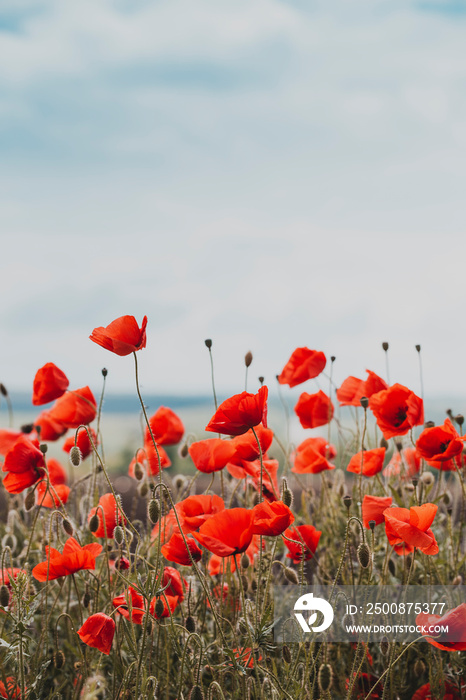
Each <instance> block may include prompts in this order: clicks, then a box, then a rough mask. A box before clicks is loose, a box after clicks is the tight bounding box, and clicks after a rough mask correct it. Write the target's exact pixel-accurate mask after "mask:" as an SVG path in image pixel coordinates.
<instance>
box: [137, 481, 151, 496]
mask: <svg viewBox="0 0 466 700" xmlns="http://www.w3.org/2000/svg"><path fill="white" fill-rule="evenodd" d="M138 493H139V495H140V496H141V498H145V497H146V496H147V494H148V493H149V484H148V483H147V481H141V483H140V484H139V486H138Z"/></svg>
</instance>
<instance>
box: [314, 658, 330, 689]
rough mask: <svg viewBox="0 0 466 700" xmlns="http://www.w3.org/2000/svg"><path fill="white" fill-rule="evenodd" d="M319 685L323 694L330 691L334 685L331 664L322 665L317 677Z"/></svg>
mask: <svg viewBox="0 0 466 700" xmlns="http://www.w3.org/2000/svg"><path fill="white" fill-rule="evenodd" d="M317 683H318V685H319V690H320V691H321V692H322V693H325V692H326V691H327V690H330V688H331V687H332V683H333V671H332V667H331V666H330V664H321V666H320V668H319V673H318V675H317Z"/></svg>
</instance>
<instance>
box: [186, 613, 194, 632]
mask: <svg viewBox="0 0 466 700" xmlns="http://www.w3.org/2000/svg"><path fill="white" fill-rule="evenodd" d="M185 627H186V629H187V630H188V632H191V633H192V632H195V631H196V622H195V620H194V617H193V616H192V615H188V617H187V618H186V622H185Z"/></svg>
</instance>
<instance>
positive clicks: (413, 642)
mask: <svg viewBox="0 0 466 700" xmlns="http://www.w3.org/2000/svg"><path fill="white" fill-rule="evenodd" d="M427 638H428V637H427V636H422V635H421V636H420V637H416V639H413V641H412V642H410V643H409V644H407V645H406V646H405V648H404V649H403V651H402V652H401V654H399V655H398V656H397V657H396V659H395V660H394V661H391V662H390V664H389V666H388V667H387V668H386V669H385V671H384V672H383V673H382V675H381V676H380V678H379V679H378V680H377V682H376V683H375V684H374V685H373V686H372V688H371V689H370V690H369V692H368V693H367V695H366V696H365V697H364V700H370V698H371V697H372V693H373V692H374V691H375V689H376V687H377V686H378V684H379V683H380V681H381V680H382V679H383V678H384V677H385V676H386V675H387V673H388V672H389V671H390V670H391V669H392V667H393V666H395V665H396V664H397V663H398V661H399V660H400V659H401V657H402V656H403V655H404V654H405V653H406V652H407V651H408V649H410V648H411V647H412V646H413V644H416V642H419V641H420V640H421V639H423V640H426V639H427Z"/></svg>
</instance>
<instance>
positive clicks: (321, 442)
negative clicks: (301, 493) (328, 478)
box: [291, 437, 337, 474]
mask: <svg viewBox="0 0 466 700" xmlns="http://www.w3.org/2000/svg"><path fill="white" fill-rule="evenodd" d="M336 454H337V451H336V449H335V447H334V446H333V445H329V444H328V442H327V440H326V439H325V438H322V437H311V438H307V440H304V441H303V442H302V443H301V444H300V445H298V448H297V450H296V452H295V454H294V465H293V468H292V470H291V471H292V472H294V473H295V474H318V473H319V472H322V471H325V470H327V469H335V465H334V464H331V463H330V462H329V460H330V459H333V458H334V457H335V456H336Z"/></svg>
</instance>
